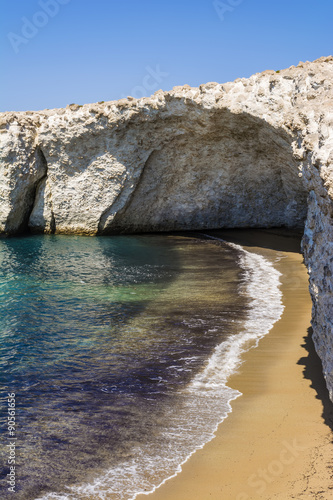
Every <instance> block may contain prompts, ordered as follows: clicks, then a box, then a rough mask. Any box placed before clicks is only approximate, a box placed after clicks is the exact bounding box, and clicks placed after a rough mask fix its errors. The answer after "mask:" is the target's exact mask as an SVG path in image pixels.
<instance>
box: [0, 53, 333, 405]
mask: <svg viewBox="0 0 333 500" xmlns="http://www.w3.org/2000/svg"><path fill="white" fill-rule="evenodd" d="M332 82H333V58H332V57H331V56H330V57H327V58H326V57H323V58H320V59H318V60H317V61H314V62H311V63H310V62H307V63H300V64H299V65H298V66H297V67H294V66H292V67H291V68H289V69H285V70H281V71H280V72H275V71H265V72H264V73H261V74H255V75H253V76H251V77H250V78H248V79H238V80H236V81H235V82H232V83H226V84H219V83H208V84H206V85H201V86H200V87H199V88H191V87H189V86H188V85H185V86H182V87H175V88H174V89H173V90H172V91H170V92H162V91H158V92H156V93H155V94H154V95H153V96H151V97H150V98H142V99H139V100H136V99H133V98H128V99H122V100H120V101H111V102H106V103H99V104H87V105H84V106H78V105H71V106H67V108H66V109H55V110H45V111H40V112H22V113H2V114H1V115H0V144H1V170H0V232H2V233H4V234H14V233H16V232H20V231H22V230H24V229H26V228H28V226H29V227H30V229H31V230H32V231H35V232H45V233H53V232H55V233H78V234H108V233H117V232H118V233H119V232H138V231H163V230H177V229H202V228H220V227H272V226H288V227H303V226H304V223H305V233H304V238H303V251H304V256H305V261H306V264H307V266H308V269H309V275H310V291H311V295H312V299H313V304H314V307H313V329H314V340H315V344H316V348H317V351H318V353H319V355H320V357H321V359H322V361H323V367H324V374H325V377H326V380H327V385H328V387H329V389H330V391H331V397H332V398H333V301H332V298H333V297H332V293H333V278H332V273H333V229H332V218H333V205H332V200H333V92H332V84H333V83H332ZM305 221H306V222H305Z"/></svg>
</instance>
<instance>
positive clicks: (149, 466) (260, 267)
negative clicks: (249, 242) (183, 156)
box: [36, 235, 284, 500]
mask: <svg viewBox="0 0 333 500" xmlns="http://www.w3.org/2000/svg"><path fill="white" fill-rule="evenodd" d="M205 237H207V238H210V239H215V240H219V241H222V242H223V243H225V244H227V245H229V246H231V247H232V248H234V249H236V250H237V251H238V254H239V265H240V267H241V268H242V269H243V271H244V282H243V284H242V286H241V290H240V293H241V294H242V295H244V296H246V297H247V299H248V300H249V305H250V307H249V312H248V317H247V319H246V320H245V322H243V323H242V328H241V329H240V333H239V334H236V335H233V336H232V337H231V338H230V339H229V340H226V341H224V342H222V343H221V344H220V345H218V346H217V347H216V348H215V350H214V352H213V354H212V356H211V357H210V359H209V360H208V363H207V365H206V367H205V368H204V370H203V371H202V372H201V373H199V374H197V375H196V376H195V377H194V379H193V380H192V382H191V383H190V384H189V385H188V386H187V388H185V389H184V390H183V391H182V396H183V397H184V403H183V405H182V407H181V408H180V409H179V411H178V409H177V412H176V413H175V412H174V410H173V409H172V408H171V409H170V410H169V413H168V414H167V415H165V421H166V422H168V425H167V427H166V428H165V432H164V434H163V439H162V440H161V442H160V443H157V444H156V446H154V449H153V450H152V447H151V444H150V445H147V446H141V447H140V448H139V449H137V450H134V451H135V453H134V454H133V455H134V456H133V458H132V459H131V460H128V461H127V462H126V463H122V464H120V466H117V467H113V468H111V469H110V470H108V471H107V472H106V473H105V474H104V475H103V476H101V477H99V478H96V479H95V481H94V482H93V483H91V484H82V485H80V486H75V487H74V486H72V487H67V490H68V492H67V493H64V494H57V493H49V494H46V495H45V496H43V497H40V498H38V499H36V500H88V499H91V498H96V499H100V500H110V499H111V498H112V499H113V500H135V498H136V497H137V495H139V494H145V495H149V494H151V493H153V492H154V491H155V490H156V489H157V488H159V487H160V486H162V485H163V484H164V483H165V482H166V481H168V480H169V479H171V478H173V477H175V476H177V475H178V474H179V473H180V472H181V470H182V465H183V464H184V463H185V462H187V461H188V459H189V458H190V457H191V456H192V455H193V454H194V453H195V452H196V451H197V450H199V449H201V448H203V447H204V445H205V444H206V443H208V442H209V441H211V440H212V439H213V438H214V437H215V434H216V431H217V429H218V426H219V424H220V423H221V422H223V420H225V418H226V417H227V416H228V414H229V413H230V412H231V410H232V408H231V404H230V403H231V401H232V400H234V399H236V398H237V397H239V396H240V395H241V393H240V392H239V391H236V390H234V389H231V388H230V387H228V386H227V385H226V383H227V381H228V379H229V377H230V376H231V375H232V374H233V373H235V372H236V371H237V369H238V368H239V366H240V364H241V362H242V359H241V358H242V354H243V353H244V352H245V351H247V350H249V349H251V348H252V347H256V346H257V345H258V342H259V340H260V339H261V338H262V337H263V336H264V335H266V334H267V333H268V332H269V331H270V330H271V328H272V327H273V325H274V323H276V321H278V320H279V319H280V317H281V315H282V312H283V309H284V306H283V304H282V292H281V290H280V276H281V273H279V272H278V271H277V270H276V269H275V268H274V266H273V264H272V263H271V262H270V261H269V260H267V259H266V258H264V257H262V256H261V255H258V254H255V253H251V252H248V251H247V250H245V249H243V248H242V247H241V246H240V245H236V244H234V243H229V242H225V241H224V240H222V239H220V238H215V237H213V236H209V235H205ZM189 443H190V446H189ZM189 448H190V449H189ZM158 471H160V472H158ZM157 485H158V486H157Z"/></svg>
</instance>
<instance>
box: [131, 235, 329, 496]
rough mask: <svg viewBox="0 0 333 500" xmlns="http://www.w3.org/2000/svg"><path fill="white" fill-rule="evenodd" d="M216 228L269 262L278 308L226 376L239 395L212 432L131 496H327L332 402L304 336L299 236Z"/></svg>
mask: <svg viewBox="0 0 333 500" xmlns="http://www.w3.org/2000/svg"><path fill="white" fill-rule="evenodd" d="M220 235H221V237H225V238H226V239H229V240H230V241H231V240H232V241H234V242H235V243H239V244H243V245H244V246H245V248H246V249H247V250H249V251H254V252H257V253H260V254H261V255H264V256H266V257H267V258H268V259H271V260H273V261H274V262H275V263H276V264H275V265H276V268H277V269H278V270H279V271H280V272H281V273H282V277H281V282H282V288H281V289H282V292H283V303H284V306H285V309H284V313H283V316H282V318H281V319H280V320H279V321H278V322H277V323H276V324H275V326H274V327H273V329H272V330H271V332H270V333H269V334H268V335H267V336H266V337H265V338H263V339H262V340H261V341H260V343H259V347H257V348H256V349H251V350H250V351H249V352H247V353H246V354H245V355H244V358H243V359H244V363H243V364H242V366H241V367H240V369H239V371H238V373H237V374H235V375H234V376H233V377H232V378H231V379H230V380H229V384H228V385H229V386H231V387H232V388H235V389H237V390H239V391H241V392H242V394H243V395H242V396H241V397H239V398H238V399H236V400H234V401H233V402H232V413H231V414H229V416H228V418H227V419H226V420H225V421H224V422H223V423H222V424H221V425H220V426H219V429H218V432H217V434H216V437H215V438H214V439H213V440H212V441H211V442H209V443H208V444H206V445H205V447H204V448H203V449H202V450H199V451H198V452H196V453H195V454H194V455H192V457H191V458H190V459H189V460H188V461H187V462H186V463H185V464H184V465H183V467H182V472H181V473H180V474H178V475H177V476H176V477H175V478H172V479H170V480H168V481H167V482H166V483H164V484H163V485H162V486H161V487H160V488H158V489H157V490H156V491H155V492H154V493H152V494H150V495H149V496H148V497H147V496H146V495H139V496H137V499H138V500H143V499H144V498H145V499H147V498H149V499H151V500H196V499H197V500H206V499H207V500H208V499H209V500H218V499H222V500H229V499H230V500H231V499H234V500H248V499H253V500H258V499H274V500H276V499H279V500H288V499H292V498H299V499H316V500H317V499H320V500H321V499H322V500H330V499H333V476H332V468H333V466H332V464H333V452H332V423H333V405H332V403H331V402H330V401H329V399H328V393H327V390H326V387H325V383H324V378H323V375H322V372H321V364H320V361H319V358H318V356H317V355H316V353H315V350H314V347H313V344H312V340H311V328H310V319H311V299H310V296H309V292H308V277H307V271H306V268H305V266H304V264H303V258H302V255H301V254H300V252H299V239H298V238H295V237H291V236H290V235H286V236H284V237H281V235H280V236H278V237H277V236H276V235H275V234H274V231H266V232H265V231H251V232H247V231H241V230H240V231H232V232H229V231H224V232H223V233H222V232H221V234H220ZM277 252H278V253H277Z"/></svg>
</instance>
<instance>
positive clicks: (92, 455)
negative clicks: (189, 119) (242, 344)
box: [0, 235, 249, 500]
mask: <svg viewBox="0 0 333 500" xmlns="http://www.w3.org/2000/svg"><path fill="white" fill-rule="evenodd" d="M244 279H245V275H244V270H243V269H242V268H241V267H240V266H239V249H236V248H231V247H229V246H227V245H225V244H223V243H218V244H216V243H214V242H210V241H205V240H200V239H197V238H190V237H185V236H171V235H169V236H168V235H161V236H158V235H150V236H117V237H105V238H85V237H65V236H42V237H41V236H36V237H26V238H11V239H6V240H1V241H0V298H1V301H0V336H1V347H0V383H1V391H2V395H3V397H6V395H7V392H15V393H16V402H17V421H18V432H17V438H18V440H17V450H16V451H17V493H16V495H15V496H16V498H18V499H24V500H29V499H36V498H47V497H48V498H73V499H74V498H78V499H81V498H82V499H83V498H87V495H93V496H95V497H96V498H104V496H103V495H104V493H105V492H108V495H109V496H108V498H114V499H118V498H119V499H120V498H124V499H125V498H130V497H131V496H133V495H134V494H135V492H137V491H138V490H139V489H141V490H144V489H145V488H146V489H151V488H152V487H153V486H154V485H157V484H159V483H160V482H161V481H162V480H163V479H164V478H165V477H166V475H170V474H172V473H174V472H175V471H176V470H177V466H178V465H179V463H180V462H181V461H183V460H184V459H185V458H186V456H187V455H188V454H189V453H190V452H191V451H192V450H193V449H194V448H195V446H200V444H202V443H203V442H205V441H207V440H208V439H209V436H210V435H211V432H212V428H214V426H215V425H216V423H217V422H218V420H219V417H218V414H219V415H220V419H221V417H222V416H223V415H224V414H226V412H228V411H229V401H230V399H232V398H233V397H236V396H237V392H236V391H232V390H231V389H229V388H227V387H226V386H221V391H222V392H220V395H219V396H218V395H217V394H216V393H214V394H212V393H211V395H210V397H209V396H208V393H209V391H207V390H205V391H201V392H200V388H199V386H200V383H199V382H198V379H196V377H198V376H199V377H200V374H201V373H204V372H203V370H204V368H205V366H206V363H207V360H208V359H211V356H212V355H213V354H214V350H215V349H216V347H217V346H221V344H223V342H225V346H227V345H228V341H229V342H230V339H233V338H236V337H237V335H238V334H239V332H240V329H241V326H242V324H243V323H244V321H245V319H246V317H247V313H248V309H249V301H248V300H246V299H245V298H244V296H243V295H241V294H239V286H240V283H241V282H242V280H244ZM195 381H196V382H195ZM196 384H197V385H196ZM206 389H207V385H206ZM213 407H214V408H215V410H216V411H215V413H214V414H212V408H213ZM2 411H5V404H3V405H2ZM210 419H211V420H212V421H211V422H208V421H209V420H210ZM1 422H2V423H3V422H4V418H2V419H1ZM208 423H209V425H207V424H208ZM2 431H3V432H4V433H6V429H5V427H3V428H2ZM189 436H191V442H190V440H189ZM1 453H2V464H5V463H6V453H7V451H6V448H5V446H4V440H2V448H1ZM7 473H8V468H7V467H4V468H3V469H2V472H1V474H2V481H1V488H2V492H1V498H4V499H6V498H11V496H10V495H11V494H10V493H9V492H8V491H7V486H6V483H5V478H6V474H7ZM73 488H74V489H73ZM110 495H111V496H110Z"/></svg>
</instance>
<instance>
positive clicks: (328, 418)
mask: <svg viewBox="0 0 333 500" xmlns="http://www.w3.org/2000/svg"><path fill="white" fill-rule="evenodd" d="M302 347H303V348H304V349H305V350H306V351H307V352H308V355H307V356H304V357H303V358H301V359H300V360H299V361H298V364H299V365H302V366H304V369H303V375H304V378H306V379H308V380H310V381H311V387H312V389H314V390H315V391H316V393H317V395H316V398H317V399H320V401H321V402H322V405H323V413H322V417H323V420H324V422H325V424H326V425H328V426H329V427H330V429H331V430H333V403H332V401H331V400H330V398H329V395H328V390H327V387H326V384H325V379H324V376H323V374H322V365H321V361H320V358H319V356H318V354H317V353H316V350H315V347H314V344H313V340H312V328H311V327H310V328H308V334H307V336H306V337H304V344H302Z"/></svg>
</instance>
